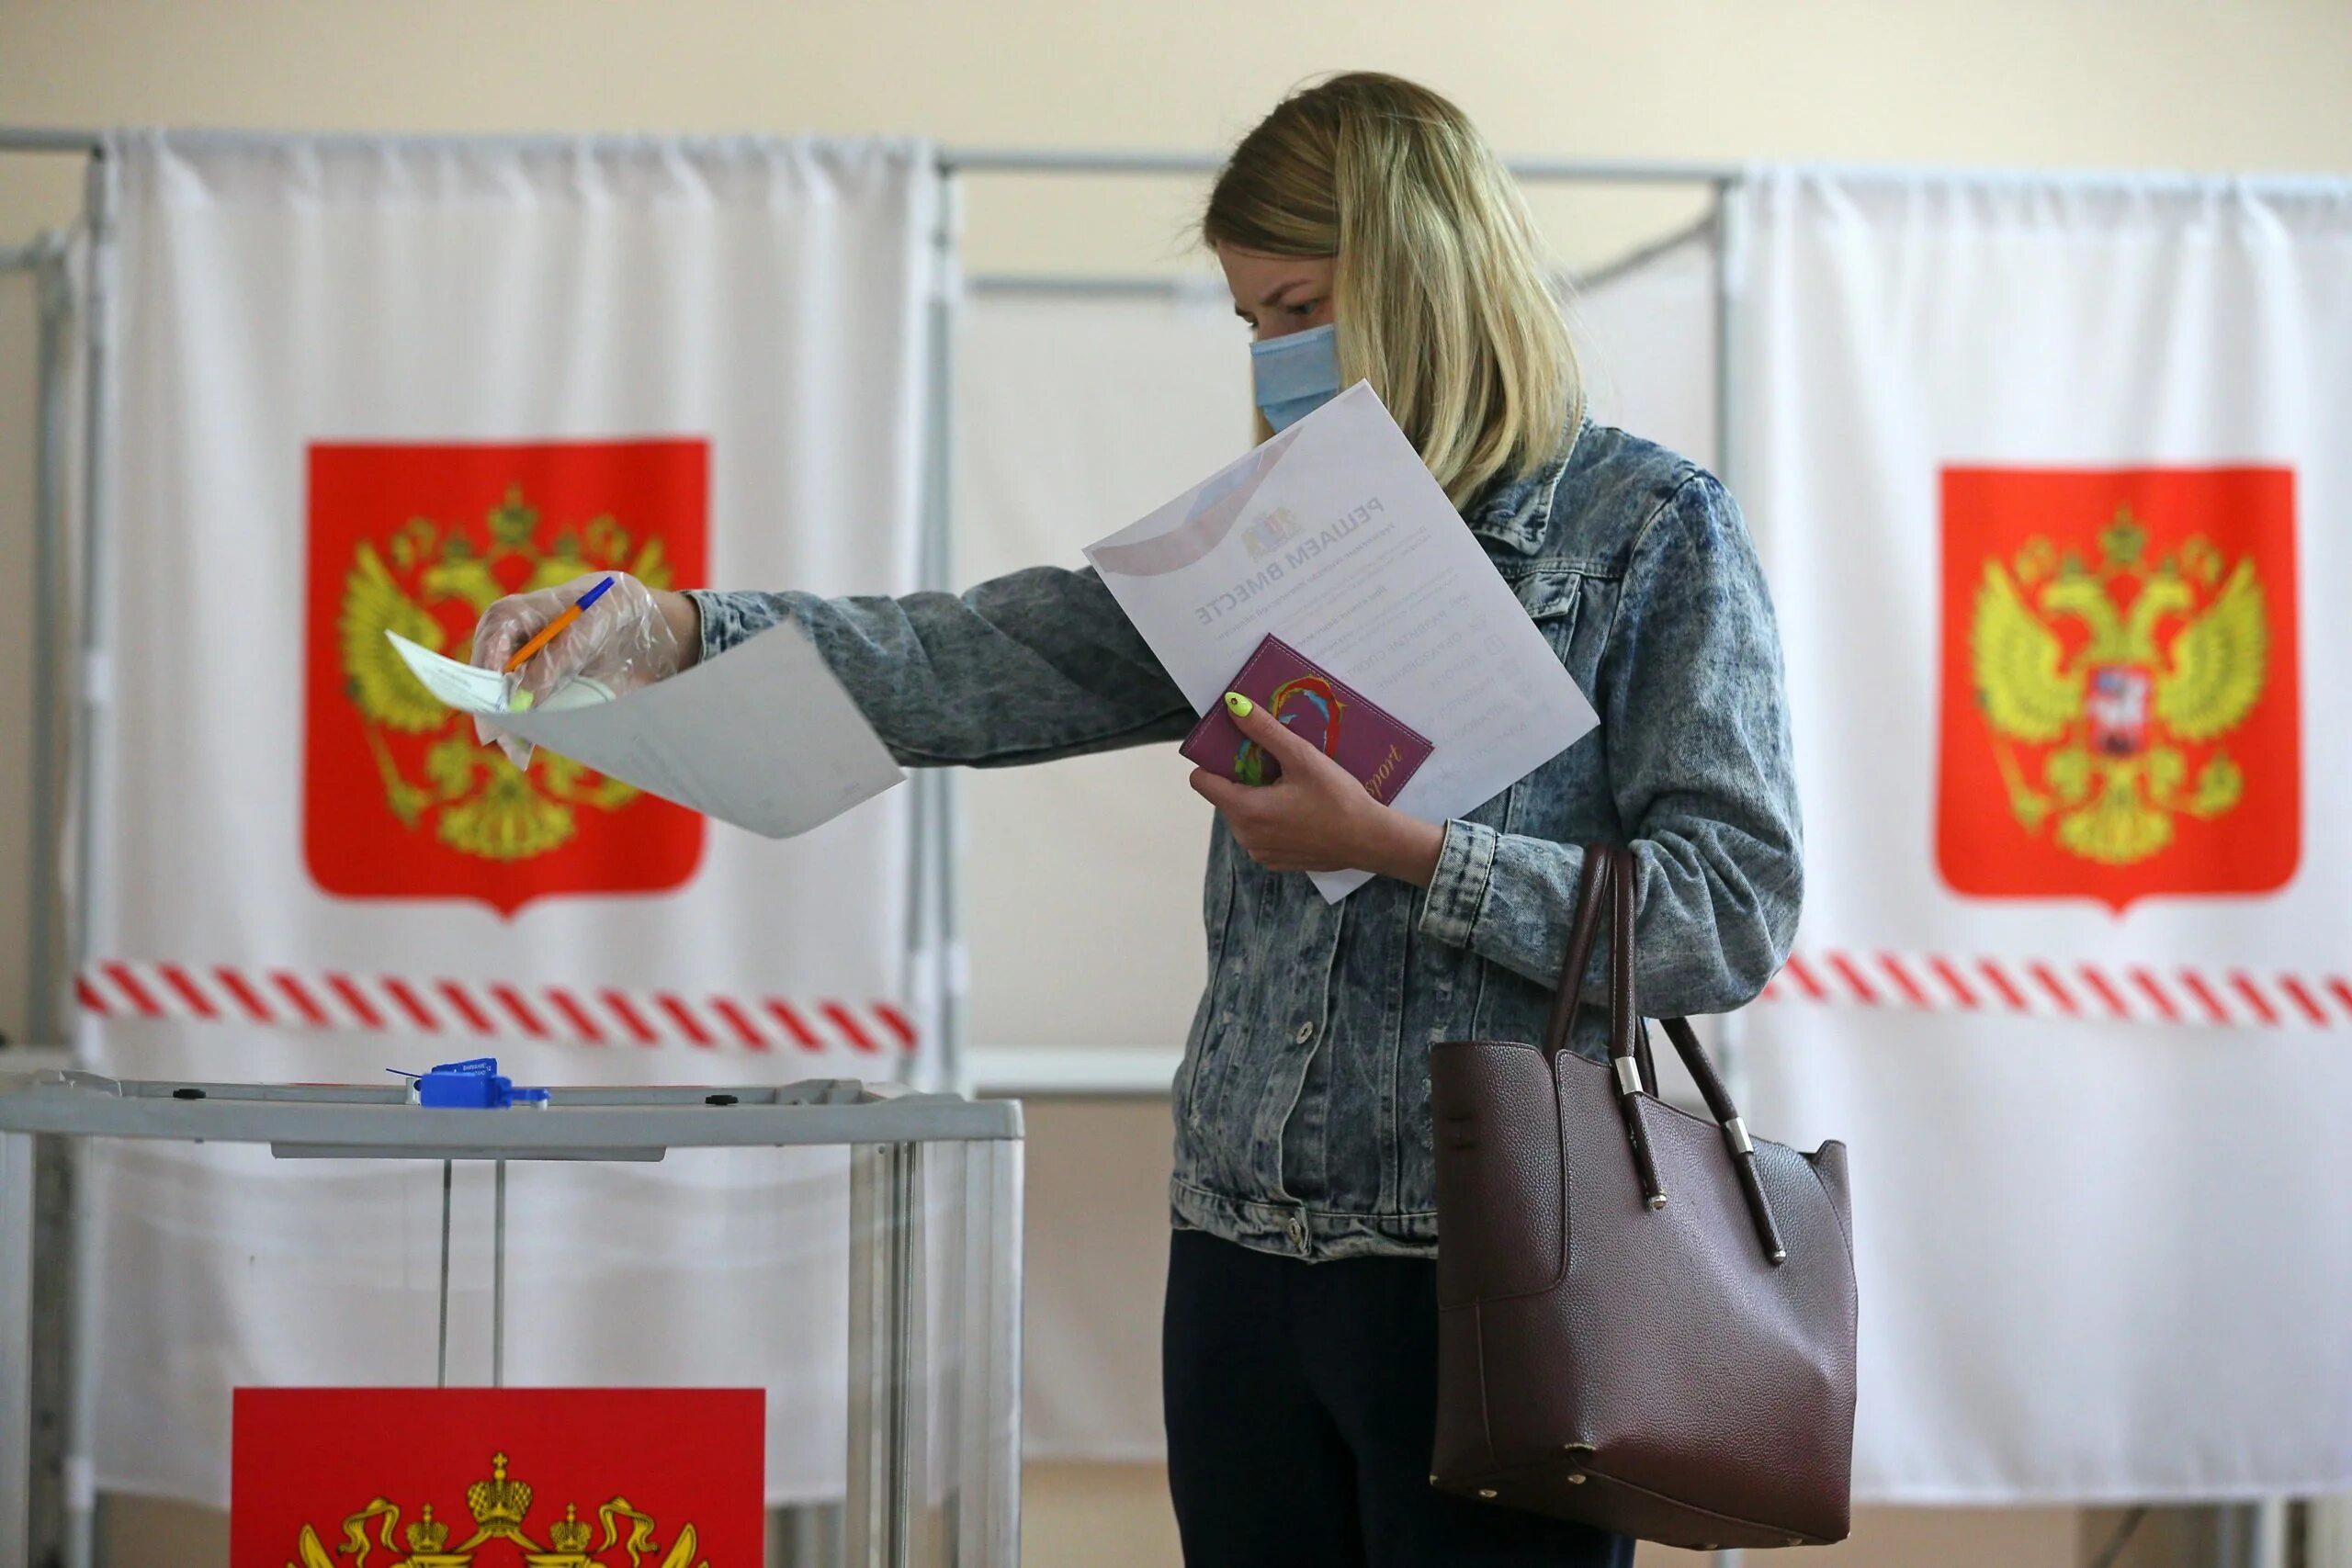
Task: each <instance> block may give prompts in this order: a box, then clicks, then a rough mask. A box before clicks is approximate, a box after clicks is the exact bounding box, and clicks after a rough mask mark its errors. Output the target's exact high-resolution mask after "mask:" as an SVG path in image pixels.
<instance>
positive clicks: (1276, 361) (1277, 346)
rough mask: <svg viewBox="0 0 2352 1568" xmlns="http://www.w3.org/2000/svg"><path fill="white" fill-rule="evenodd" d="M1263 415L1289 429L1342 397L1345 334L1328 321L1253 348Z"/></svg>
mask: <svg viewBox="0 0 2352 1568" xmlns="http://www.w3.org/2000/svg"><path fill="white" fill-rule="evenodd" d="M1250 379H1251V380H1253V381H1255V382H1256V383H1257V391H1258V412H1260V413H1262V414H1264V415H1265V416H1266V423H1268V424H1270V425H1272V426H1273V427H1274V428H1275V429H1276V430H1285V429H1288V428H1289V427H1290V426H1291V425H1294V424H1295V423H1298V422H1299V421H1300V420H1302V419H1305V418H1306V416H1307V415H1308V414H1311V413H1313V412H1315V411H1316V410H1317V409H1319V408H1321V407H1322V406H1323V405H1324V404H1325V403H1328V402H1329V401H1330V400H1332V399H1333V398H1336V397H1338V396H1339V395H1340V329H1339V328H1338V327H1337V326H1336V325H1334V324H1332V323H1330V322H1326V323H1324V324H1323V325H1322V326H1319V327H1310V328H1308V329H1307V330H1306V331H1305V332H1303V333H1285V334H1284V335H1283V336H1282V337H1275V338H1267V339H1266V340H1265V341H1263V342H1261V343H1253V344H1250Z"/></svg>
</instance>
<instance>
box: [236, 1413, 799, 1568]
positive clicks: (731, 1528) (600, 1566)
mask: <svg viewBox="0 0 2352 1568" xmlns="http://www.w3.org/2000/svg"><path fill="white" fill-rule="evenodd" d="M766 1404H767V1395H766V1393H765V1391H763V1390H761V1389H733V1388H729V1389H707V1388H605V1389H582V1388H562V1389H543V1388H508V1389H481V1388H463V1389H458V1388H451V1389H431V1388H427V1389H411V1388H241V1389H239V1390H237V1393H236V1414H235V1428H234V1445H233V1448H232V1455H231V1470H230V1487H229V1561H230V1564H231V1568H367V1564H368V1560H369V1559H370V1558H371V1557H372V1558H374V1559H375V1561H376V1568H395V1565H397V1564H412V1565H413V1568H461V1565H479V1568H491V1565H493V1564H495V1565H498V1568H504V1565H505V1564H509V1563H511V1564H514V1565H515V1568H647V1565H650V1564H659V1565H660V1568H758V1564H759V1563H760V1562H761V1561H762V1557H763V1552H764V1551H765V1550H766V1541H765V1527H764V1520H763V1510H764V1508H765V1499H764V1495H763V1493H764V1488H765V1471H766V1462H765V1461H766V1453H765V1441H766V1415H765V1410H766ZM379 1553H380V1554H381V1555H380V1556H379V1555H378V1554H379Z"/></svg>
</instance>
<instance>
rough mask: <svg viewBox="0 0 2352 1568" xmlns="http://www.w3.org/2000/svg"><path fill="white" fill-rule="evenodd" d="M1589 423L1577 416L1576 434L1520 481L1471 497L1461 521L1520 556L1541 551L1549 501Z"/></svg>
mask: <svg viewBox="0 0 2352 1568" xmlns="http://www.w3.org/2000/svg"><path fill="white" fill-rule="evenodd" d="M1591 424H1592V421H1591V420H1590V419H1589V418H1588V417H1586V416H1584V415H1582V414H1579V415H1578V416H1577V428H1576V434H1574V435H1571V436H1570V437H1569V438H1568V439H1567V440H1566V441H1565V442H1563V443H1561V446H1560V450H1559V452H1558V453H1557V454H1556V455H1555V456H1554V457H1551V458H1550V459H1548V460H1547V461H1546V462H1545V463H1544V466H1543V467H1542V468H1538V469H1536V470H1535V471H1534V472H1533V473H1532V474H1529V475H1527V476H1526V477H1524V478H1522V479H1506V480H1501V481H1498V482H1495V483H1491V484H1489V485H1487V488H1486V489H1485V490H1484V491H1480V492H1479V493H1478V494H1477V495H1476V496H1475V497H1473V498H1472V500H1471V502H1470V504H1469V505H1468V506H1467V507H1465V508H1464V510H1463V521H1464V522H1465V523H1467V524H1469V525H1470V531H1471V532H1472V533H1474V534H1477V535H1481V536H1484V537H1486V538H1488V539H1492V540H1493V541H1494V542H1495V543H1497V544H1498V545H1501V546H1503V547H1506V548H1509V549H1512V550H1516V551H1518V552H1519V553H1520V554H1521V555H1530V556H1532V555H1533V554H1535V553H1536V552H1537V551H1538V550H1541V549H1542V548H1543V547H1544V540H1545V539H1546V538H1548V537H1550V536H1551V533H1552V498H1553V496H1554V494H1555V493H1556V492H1557V491H1558V490H1559V488H1560V476H1561V475H1562V474H1564V473H1566V471H1567V467H1568V464H1569V462H1570V461H1571V460H1572V459H1573V458H1574V457H1575V456H1576V450H1577V443H1579V442H1580V441H1582V440H1583V438H1584V433H1585V431H1586V430H1587V429H1589V428H1590V426H1591Z"/></svg>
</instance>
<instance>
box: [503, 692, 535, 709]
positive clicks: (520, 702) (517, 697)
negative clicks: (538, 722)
mask: <svg viewBox="0 0 2352 1568" xmlns="http://www.w3.org/2000/svg"><path fill="white" fill-rule="evenodd" d="M506 705H507V707H508V708H509V709H510V710H512V711H513V712H515V713H527V712H529V711H530V707H531V694H530V693H528V692H521V691H518V692H516V693H515V694H514V695H513V696H512V697H509V698H508V699H507V700H506Z"/></svg>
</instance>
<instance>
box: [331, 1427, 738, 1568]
mask: <svg viewBox="0 0 2352 1568" xmlns="http://www.w3.org/2000/svg"><path fill="white" fill-rule="evenodd" d="M466 1511H467V1512H468V1513H469V1514H471V1515H472V1516H473V1522H474V1529H473V1533H472V1534H471V1535H469V1536H468V1537H467V1538H466V1539H465V1540H463V1541H461V1542H459V1543H458V1545H456V1546H454V1547H453V1546H451V1545H450V1544H449V1533H450V1532H449V1526H448V1524H447V1522H446V1521H444V1520H441V1519H436V1518H435V1517H433V1505H432V1504H430V1503H427V1504H425V1505H424V1509H423V1511H422V1512H420V1513H419V1514H418V1515H417V1517H416V1518H414V1519H413V1520H412V1521H411V1522H410V1523H409V1525H408V1527H407V1528H406V1529H401V1509H400V1505H399V1504H397V1503H394V1502H392V1501H391V1500H390V1499H389V1498H385V1497H378V1498H376V1499H375V1500H374V1501H372V1502H370V1503H369V1504H368V1506H366V1507H364V1508H362V1509H360V1510H359V1511H358V1512H357V1513H356V1514H353V1515H351V1516H350V1517H347V1518H345V1520H344V1521H343V1543H342V1544H341V1545H339V1546H337V1547H336V1548H335V1549H334V1555H329V1553H328V1551H327V1549H326V1543H325V1542H324V1541H323V1540H321V1539H320V1538H319V1532H318V1531H316V1530H314V1529H311V1527H310V1526H309V1525H304V1526H303V1527H302V1530H301V1533H300V1535H299V1536H297V1537H296V1538H295V1542H294V1550H295V1553H296V1555H297V1556H298V1557H299V1558H300V1562H289V1563H288V1564H287V1565H286V1568H367V1562H368V1557H369V1556H370V1555H371V1554H372V1553H374V1552H375V1551H376V1550H377V1548H378V1546H379V1544H380V1545H381V1547H382V1548H383V1550H384V1551H385V1553H386V1554H387V1555H386V1559H385V1562H384V1563H383V1568H471V1564H472V1563H473V1561H474V1555H475V1553H477V1552H478V1551H481V1549H482V1548H483V1547H485V1546H489V1545H492V1544H493V1543H497V1542H503V1543H505V1544H506V1545H507V1546H509V1547H511V1548H512V1549H513V1551H512V1552H511V1553H510V1554H509V1557H508V1560H509V1561H515V1562H520V1563H522V1564H523V1565H524V1568H617V1564H618V1562H619V1559H618V1558H617V1557H615V1558H607V1557H605V1556H604V1555H603V1554H604V1553H606V1552H609V1551H612V1550H613V1549H614V1548H615V1547H616V1546H618V1547H619V1548H620V1550H621V1551H624V1552H626V1553H628V1562H629V1568H643V1564H644V1563H645V1562H647V1560H648V1559H653V1560H654V1561H656V1562H659V1564H660V1568H710V1563H709V1562H708V1560H707V1559H703V1558H699V1557H697V1556H696V1554H695V1553H696V1551H697V1542H696V1540H695V1527H694V1526H693V1525H692V1524H691V1523H689V1524H686V1525H684V1526H682V1527H680V1529H679V1530H678V1538H677V1540H673V1541H672V1542H671V1543H670V1549H669V1550H668V1551H662V1544H661V1541H660V1540H659V1539H658V1536H657V1532H658V1530H659V1528H660V1527H659V1526H658V1525H657V1524H656V1523H655V1522H654V1519H653V1517H652V1516H651V1515H650V1514H645V1513H640V1512H639V1511H638V1510H637V1509H635V1508H633V1507H631V1506H629V1501H628V1498H626V1497H615V1498H614V1499H613V1500H612V1501H610V1502H608V1503H605V1504H604V1505H603V1506H600V1507H599V1508H597V1510H596V1517H595V1519H594V1521H591V1520H588V1519H583V1518H582V1517H580V1506H579V1505H578V1504H576V1503H574V1504H569V1505H567V1506H565V1508H564V1510H563V1517H561V1518H560V1519H556V1520H553V1521H551V1522H549V1524H548V1527H547V1536H548V1540H547V1544H546V1545H545V1546H541V1545H540V1544H539V1543H538V1542H537V1541H536V1540H533V1539H532V1538H531V1536H530V1534H529V1533H528V1532H527V1531H526V1529H525V1528H524V1524H525V1519H526V1516H527V1515H529V1513H530V1511H531V1488H530V1486H529V1484H528V1483H525V1482H521V1481H516V1480H514V1479H512V1478H510V1477H509V1476H508V1475H507V1473H506V1456H505V1455H504V1454H493V1455H492V1456H491V1475H490V1479H489V1480H487V1481H477V1482H475V1483H473V1484H472V1485H471V1486H469V1487H468V1488H466ZM599 1525H601V1526H602V1527H603V1533H604V1540H603V1541H602V1542H601V1543H600V1544H599V1545H597V1546H596V1547H595V1548H594V1552H593V1553H592V1551H591V1550H590V1547H589V1542H590V1541H591V1540H594V1539H595V1537H596V1534H597V1527H598V1526H599ZM371 1527H373V1530H374V1539H373V1540H370V1539H369V1531H370V1528H371ZM396 1531H397V1532H398V1540H397V1541H396V1540H395V1532H396ZM656 1552H661V1556H660V1557H659V1558H658V1559H657V1558H654V1553H656ZM338 1557H340V1558H342V1559H344V1561H343V1562H337V1561H336V1558H338Z"/></svg>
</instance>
